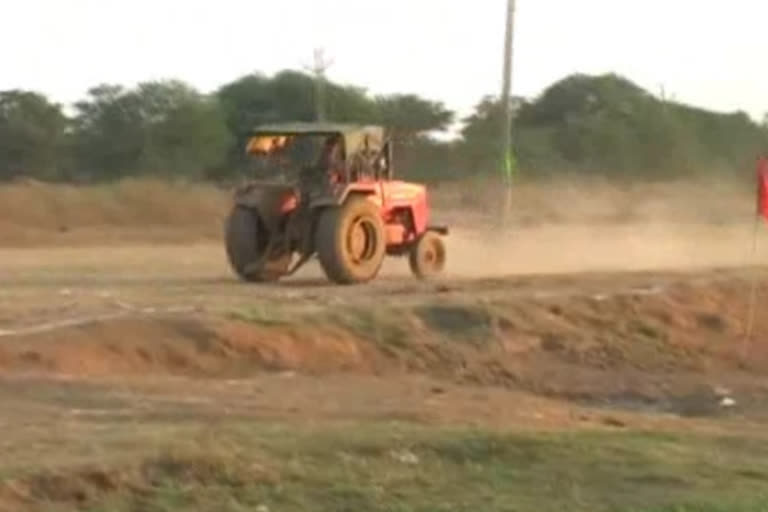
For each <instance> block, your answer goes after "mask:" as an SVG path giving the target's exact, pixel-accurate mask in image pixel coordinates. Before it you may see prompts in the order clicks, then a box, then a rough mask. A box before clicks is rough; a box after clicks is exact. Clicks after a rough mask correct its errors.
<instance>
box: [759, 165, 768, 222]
mask: <svg viewBox="0 0 768 512" xmlns="http://www.w3.org/2000/svg"><path fill="white" fill-rule="evenodd" d="M757 215H758V216H760V217H763V218H764V219H765V220H768V157H762V158H760V160H759V161H758V163H757Z"/></svg>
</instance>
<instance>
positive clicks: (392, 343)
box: [327, 307, 413, 352]
mask: <svg viewBox="0 0 768 512" xmlns="http://www.w3.org/2000/svg"><path fill="white" fill-rule="evenodd" d="M407 315H408V312H406V311H398V310H397V309H394V308H390V307H382V308H349V309H346V310H345V311H341V312H333V313H330V314H329V316H328V318H327V321H329V322H331V323H334V324H336V325H338V326H340V327H341V328H343V329H345V330H348V331H349V332H351V333H352V334H354V335H355V336H358V337H360V338H362V339H365V340H368V341H372V342H373V343H375V344H376V345H377V346H378V347H379V348H381V349H383V350H384V351H385V352H386V351H389V350H393V349H406V348H408V347H409V345H410V342H411V341H412V340H411V335H412V332H413V326H410V325H409V321H410V319H409V318H408V316H407Z"/></svg>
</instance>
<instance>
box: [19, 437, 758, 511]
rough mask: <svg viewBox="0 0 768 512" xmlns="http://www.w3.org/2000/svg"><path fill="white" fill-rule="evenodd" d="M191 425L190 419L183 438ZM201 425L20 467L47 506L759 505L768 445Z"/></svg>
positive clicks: (489, 507) (440, 507)
mask: <svg viewBox="0 0 768 512" xmlns="http://www.w3.org/2000/svg"><path fill="white" fill-rule="evenodd" d="M195 436H198V438H196V437H195ZM199 436H200V434H199V433H198V434H194V433H190V432H187V438H188V439H189V442H188V443H186V444H185V445H184V446H186V448H184V450H190V449H191V448H189V447H190V446H192V444H191V443H194V442H195V441H196V440H199ZM206 436H207V437H206V440H205V441H201V445H202V446H203V447H204V448H200V447H198V448H194V449H192V450H193V453H191V454H190V453H185V452H184V451H183V450H182V451H181V452H180V451H179V450H178V449H177V450H176V451H170V452H163V454H162V455H159V456H157V455H155V456H151V457H148V458H146V459H143V460H141V461H139V462H138V463H136V464H134V465H133V466H131V469H130V470H129V471H127V470H119V469H114V470H102V471H101V472H96V473H94V472H93V471H90V472H88V471H84V470H80V471H78V470H71V471H69V472H68V473H62V472H61V471H59V472H58V473H56V474H57V475H59V476H57V477H56V478H57V479H53V480H51V477H50V475H48V476H46V473H45V472H43V473H42V474H38V475H36V476H34V477H31V478H28V479H26V480H24V481H25V482H27V485H28V486H32V487H30V488H31V489H33V490H35V493H34V495H35V496H37V497H38V498H40V500H41V501H40V502H38V503H36V505H39V504H40V503H47V508H46V507H43V510H50V511H54V510H83V511H89V512H101V511H106V510H110V511H117V512H121V511H126V512H128V511H134V510H147V511H163V512H175V511H181V510H185V511H186V510H191V511H198V510H200V511H203V510H212V509H215V510H221V511H224V512H229V511H232V512H235V511H237V512H239V511H244V510H257V509H258V510H270V511H271V510H278V511H288V512H294V511H295V512H299V511H302V512H303V511H305V510H313V511H329V512H331V511H333V512H337V511H360V510H365V511H374V512H376V511H381V512H384V511H401V512H427V511H460V510H461V511H463V510H483V511H511V510H515V511H560V510H569V511H585V512H586V511H590V512H591V511H606V512H607V511H611V512H612V511H628V512H629V511H636V512H657V511H658V512H666V511H669V512H677V511H685V512H688V511H690V512H700V511H702V512H704V511H705V512H709V511H712V512H719V511H721V510H722V511H725V510H728V511H743V512H751V511H761V510H765V507H766V506H768V492H767V491H766V489H767V488H768V480H766V475H767V474H768V447H766V445H765V443H764V442H762V440H757V439H754V440H752V439H735V440H734V439H731V438H718V437H706V436H695V435H660V434H647V433H641V432H621V433H596V432H586V433H585V432H581V433H554V434H500V433H492V432H488V431H482V430H464V429H446V428H431V429H430V428H425V427H417V426H412V425H404V424H359V423H358V424H355V425H350V426H343V427H323V428H310V427H298V426H292V427H287V426H281V425H253V424H248V425H245V424H228V426H221V427H219V428H217V429H216V431H215V432H211V431H208V432H207V434H206ZM174 437H179V436H178V433H177V435H176V436H174ZM213 437H215V438H216V443H212V442H211V439H212V438H213ZM168 442H171V440H168ZM214 444H215V448H214V446H213V445H214ZM205 447H207V448H205ZM105 448H106V447H105ZM206 450H209V451H206ZM102 453H104V452H103V451H102ZM222 453H224V455H222ZM226 453H229V455H226ZM66 474H69V475H70V478H71V479H72V480H73V481H74V482H75V484H73V483H72V481H70V480H67V479H66V478H65V477H64V476H61V475H66ZM62 478H64V479H63V480H62ZM52 482H53V483H54V484H55V485H54V486H53V487H54V489H52V488H51V483H52ZM73 485H74V487H73ZM72 489H74V491H73V490H72ZM63 490H64V491H66V492H63ZM78 496H80V497H79V498H78ZM65 506H66V507H68V508H65Z"/></svg>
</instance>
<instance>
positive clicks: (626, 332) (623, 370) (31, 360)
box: [0, 281, 768, 399]
mask: <svg viewBox="0 0 768 512" xmlns="http://www.w3.org/2000/svg"><path fill="white" fill-rule="evenodd" d="M746 289H747V283H745V282H737V281H722V282H707V283H698V284H697V283H680V284H675V285H670V286H669V288H666V289H657V290H654V289H643V290H635V291H634V292H633V291H628V292H626V293H617V294H614V295H610V296H607V295H600V294H595V295H586V296H585V295H564V296H560V295H558V296H553V297H548V298H546V297H545V298H531V297H518V298H499V299H494V300H476V301H473V302H468V301H466V300H465V301H461V300H449V299H445V300H435V301H432V302H427V303H420V304H415V305H401V306H399V307H398V306H387V307H382V308H380V309H378V310H376V309H371V308H369V307H357V308H355V307H350V308H348V309H344V310H343V313H342V312H337V311H335V310H333V309H330V308H329V309H328V310H321V311H315V312H311V313H309V312H297V311H292V310H291V309H290V306H289V305H286V306H285V308H286V309H285V310H284V311H283V313H284V314H277V312H276V313H275V314H274V315H272V316H271V317H267V316H265V315H264V314H263V313H260V314H258V315H248V314H245V313H241V314H238V315H235V317H236V318H229V319H223V318H191V317H187V316H177V317H149V316H147V317H134V318H123V319H115V320H110V321H102V322H94V323H92V324H86V325H80V326H74V327H67V328H63V329H60V330H54V331H50V332H43V333H37V334H33V335H27V336H19V337H13V336H10V337H5V338H4V339H3V341H2V343H0V369H1V370H2V371H3V372H6V373H16V372H49V373H57V374H69V375H78V376H108V375H119V374H125V375H132V374H134V375H135V374H141V375H146V374H172V375H193V376H207V377H219V376H245V375H250V374H253V373H254V372H264V371H279V372H284V371H295V372H301V373H308V374H331V373H339V372H353V373H360V374H391V373H397V372H408V373H423V374H428V375H432V376H437V377H441V378H447V379H452V380H459V381H462V382H475V383H483V384H500V385H505V386H515V387H521V388H523V389H527V390H530V391H534V392H536V393H540V394H545V395H560V396H563V395H565V396H568V397H571V398H591V397H595V396H603V397H618V398H622V397H624V398H626V397H627V396H630V395H631V397H633V399H634V398H637V399H640V398H643V397H649V398H653V397H657V396H662V395H666V394H668V392H669V386H673V387H675V388H677V389H679V390H683V388H686V389H687V388H691V389H693V388H695V387H696V386H700V385H701V383H702V382H712V381H716V382H718V383H721V382H722V383H725V382H728V383H729V385H734V384H735V385H739V383H741V382H742V381H744V382H746V381H747V380H750V379H751V378H752V377H753V376H754V374H756V373H757V372H762V371H765V370H767V369H768V344H766V341H768V339H765V338H764V335H763V333H765V332H768V318H765V317H764V316H760V315H759V316H758V319H757V324H756V326H755V332H756V333H757V336H756V338H755V340H754V342H753V343H752V344H750V345H749V346H745V344H744V323H743V320H744V318H745V316H744V312H745V311H746V309H747V308H746V299H747V297H746V294H745V290H746ZM763 291H765V290H764V289H763V288H761V292H760V296H763V295H762V294H763ZM745 350H746V351H747V352H744V351H745ZM745 355H746V356H747V357H744V356H745Z"/></svg>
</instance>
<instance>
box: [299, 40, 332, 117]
mask: <svg viewBox="0 0 768 512" xmlns="http://www.w3.org/2000/svg"><path fill="white" fill-rule="evenodd" d="M332 65H333V61H330V60H328V59H326V57H325V50H323V49H322V48H315V61H314V63H313V65H312V66H311V67H308V68H305V69H308V70H309V71H310V72H311V73H312V75H313V76H314V77H315V117H316V118H317V120H318V121H325V116H326V97H325V92H326V85H327V84H326V79H325V73H326V71H328V69H329V68H330V67H331V66H332Z"/></svg>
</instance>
